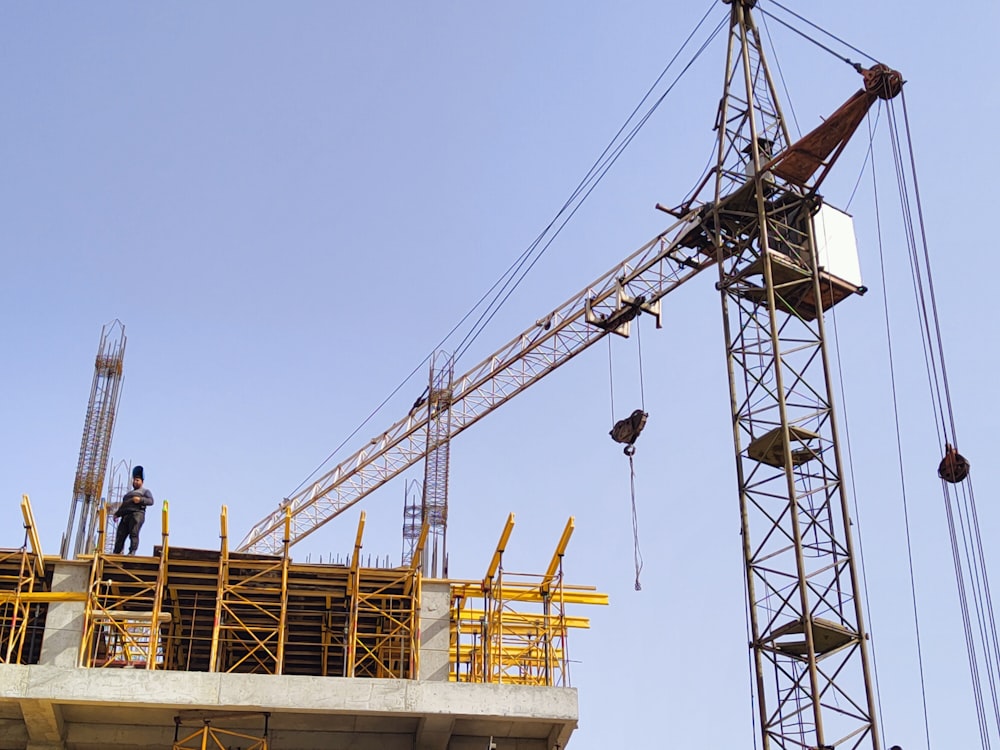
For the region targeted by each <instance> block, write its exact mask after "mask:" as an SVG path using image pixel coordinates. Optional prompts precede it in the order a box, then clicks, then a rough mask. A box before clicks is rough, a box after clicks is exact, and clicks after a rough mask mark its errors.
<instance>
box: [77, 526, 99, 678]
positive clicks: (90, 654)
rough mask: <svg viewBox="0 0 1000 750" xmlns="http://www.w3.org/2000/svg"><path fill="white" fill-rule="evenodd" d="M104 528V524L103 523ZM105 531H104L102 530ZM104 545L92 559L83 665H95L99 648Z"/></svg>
mask: <svg viewBox="0 0 1000 750" xmlns="http://www.w3.org/2000/svg"><path fill="white" fill-rule="evenodd" d="M101 528H102V529H103V528H104V525H103V524H102V525H101ZM102 533H103V532H102ZM104 558H105V554H104V545H103V544H101V545H100V546H98V547H97V549H95V550H94V557H93V559H92V560H91V561H90V581H89V582H88V585H87V600H86V602H85V604H84V607H83V622H84V630H83V638H81V639H80V654H79V657H78V658H77V664H78V665H79V666H81V667H92V666H94V662H93V659H94V656H95V655H96V649H97V636H98V628H99V627H100V628H103V625H102V626H98V624H97V623H96V622H95V619H96V618H95V616H94V615H95V612H96V610H97V609H98V608H99V607H100V598H101V591H100V588H101V584H102V583H103V577H104V576H103V572H104Z"/></svg>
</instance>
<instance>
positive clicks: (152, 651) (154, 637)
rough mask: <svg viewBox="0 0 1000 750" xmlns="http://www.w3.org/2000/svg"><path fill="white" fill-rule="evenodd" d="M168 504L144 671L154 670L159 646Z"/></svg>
mask: <svg viewBox="0 0 1000 750" xmlns="http://www.w3.org/2000/svg"><path fill="white" fill-rule="evenodd" d="M169 511H170V503H169V502H167V501H166V500H164V501H163V510H162V511H160V529H161V539H162V540H161V542H160V564H159V566H158V568H157V571H156V588H155V589H154V591H153V611H152V613H151V616H150V619H149V643H148V644H147V651H146V669H156V652H157V651H158V650H159V645H160V609H161V608H162V606H163V586H164V582H165V581H166V579H167V559H168V551H169V549H170V544H169V540H170V522H169Z"/></svg>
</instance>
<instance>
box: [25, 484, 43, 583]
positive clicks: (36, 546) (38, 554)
mask: <svg viewBox="0 0 1000 750" xmlns="http://www.w3.org/2000/svg"><path fill="white" fill-rule="evenodd" d="M21 515H22V516H24V528H25V529H26V530H27V532H28V541H29V542H30V543H31V551H32V552H34V553H35V560H34V567H35V573H36V574H37V575H39V576H41V577H43V578H44V577H45V563H43V562H42V543H41V541H40V540H39V539H38V527H37V526H36V525H35V515H34V513H32V512H31V500H29V499H28V496H27V495H21Z"/></svg>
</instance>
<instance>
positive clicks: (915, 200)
mask: <svg viewBox="0 0 1000 750" xmlns="http://www.w3.org/2000/svg"><path fill="white" fill-rule="evenodd" d="M901 102H902V122H900V119H899V117H898V113H897V112H896V111H895V109H894V108H892V107H890V108H889V109H888V110H887V114H888V121H889V125H890V131H889V132H890V136H891V142H892V150H893V158H894V161H895V168H896V177H897V181H898V188H899V196H900V201H901V211H902V214H903V219H904V228H905V239H906V244H907V249H908V251H909V255H910V265H911V273H912V283H913V292H914V296H915V302H916V309H917V315H918V318H919V321H920V330H921V335H922V339H923V349H924V358H925V362H926V369H927V379H928V386H929V395H930V401H931V405H932V411H933V413H934V418H935V421H936V423H937V424H936V428H937V431H938V435H939V437H940V440H941V442H942V444H943V452H944V457H943V458H942V459H941V462H940V463H939V464H938V467H937V470H938V476H939V477H940V479H941V491H942V495H943V501H944V506H945V515H946V520H947V527H948V534H949V538H950V544H951V551H952V558H953V564H954V570H955V585H956V588H957V591H958V598H959V604H960V609H961V615H962V624H963V630H964V635H965V642H966V651H967V656H968V662H969V671H970V677H971V682H972V690H973V697H974V701H975V707H976V714H977V723H978V727H979V733H980V741H981V746H982V748H983V749H984V750H988V748H990V747H991V738H1000V699H998V688H1000V641H998V637H997V631H996V619H995V616H994V611H993V602H992V596H991V593H990V585H989V576H988V574H987V569H986V560H985V555H984V546H983V542H982V536H981V533H980V528H979V519H978V512H977V510H976V503H975V493H974V491H973V487H972V479H971V470H970V464H969V461H968V459H966V458H965V457H964V456H963V455H962V454H960V453H959V452H958V437H957V429H956V424H955V414H954V409H953V406H952V398H951V392H950V386H949V381H948V373H947V369H946V366H945V358H944V337H943V335H942V332H941V327H940V320H939V317H938V310H937V301H936V298H935V291H934V280H933V276H932V274H931V266H930V256H929V252H928V240H927V233H926V229H925V226H924V220H923V208H922V205H921V199H920V188H919V185H918V183H917V176H916V161H915V157H914V152H913V144H912V138H911V136H910V126H909V116H908V113H907V108H906V97H905V94H904V95H903V96H902V97H901Z"/></svg>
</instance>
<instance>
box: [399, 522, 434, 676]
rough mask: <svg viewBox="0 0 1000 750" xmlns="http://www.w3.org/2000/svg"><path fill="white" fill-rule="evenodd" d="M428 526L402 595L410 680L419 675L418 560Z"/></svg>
mask: <svg viewBox="0 0 1000 750" xmlns="http://www.w3.org/2000/svg"><path fill="white" fill-rule="evenodd" d="M429 531H430V525H429V524H428V523H427V522H426V521H424V523H423V524H422V525H421V527H420V538H419V539H417V546H416V549H414V551H413V558H412V559H411V560H410V570H409V573H408V574H407V578H406V585H405V586H404V587H403V595H404V596H409V597H410V623H409V628H410V679H411V680H415V679H417V675H419V674H420V627H419V618H420V596H421V593H422V591H423V580H424V578H423V574H422V573H421V572H420V559H421V558H422V557H423V552H424V545H425V544H427V534H428V532H429Z"/></svg>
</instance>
